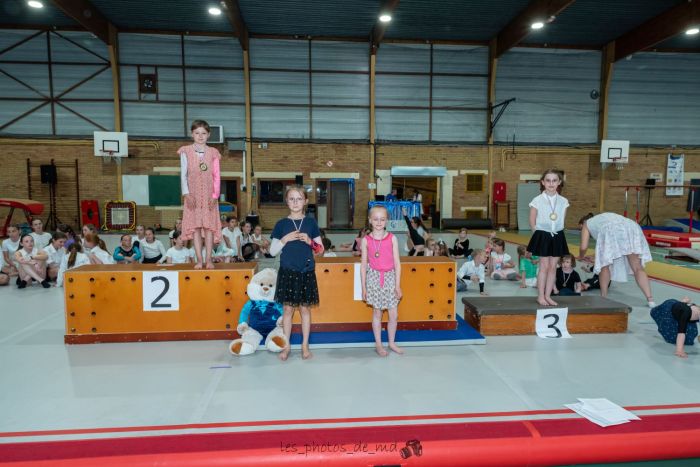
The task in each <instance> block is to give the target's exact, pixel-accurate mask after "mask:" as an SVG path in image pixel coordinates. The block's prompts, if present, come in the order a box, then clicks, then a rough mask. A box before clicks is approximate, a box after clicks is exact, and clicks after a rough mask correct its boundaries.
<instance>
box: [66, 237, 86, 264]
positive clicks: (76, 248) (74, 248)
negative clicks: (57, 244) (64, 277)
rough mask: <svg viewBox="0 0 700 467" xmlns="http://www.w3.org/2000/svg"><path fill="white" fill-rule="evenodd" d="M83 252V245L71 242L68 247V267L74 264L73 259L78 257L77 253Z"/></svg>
mask: <svg viewBox="0 0 700 467" xmlns="http://www.w3.org/2000/svg"><path fill="white" fill-rule="evenodd" d="M82 252H83V246H82V245H81V244H80V242H73V243H71V244H70V246H69V247H68V269H70V268H72V267H73V266H75V260H76V258H77V257H78V253H82Z"/></svg>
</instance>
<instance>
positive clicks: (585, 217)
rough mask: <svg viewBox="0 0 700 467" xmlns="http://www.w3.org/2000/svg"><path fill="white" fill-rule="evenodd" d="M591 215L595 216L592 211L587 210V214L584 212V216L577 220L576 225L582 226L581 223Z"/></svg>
mask: <svg viewBox="0 0 700 467" xmlns="http://www.w3.org/2000/svg"><path fill="white" fill-rule="evenodd" d="M591 217H595V214H593V213H592V212H589V213H588V214H586V215H585V216H583V217H582V218H581V219H579V220H578V225H579V226H581V227H582V226H583V223H584V222H586V221H587V220H588V219H590V218H591Z"/></svg>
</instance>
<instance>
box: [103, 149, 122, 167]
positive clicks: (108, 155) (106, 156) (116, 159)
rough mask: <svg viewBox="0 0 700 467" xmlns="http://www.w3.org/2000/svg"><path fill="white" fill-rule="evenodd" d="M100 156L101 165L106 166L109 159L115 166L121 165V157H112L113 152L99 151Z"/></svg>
mask: <svg viewBox="0 0 700 467" xmlns="http://www.w3.org/2000/svg"><path fill="white" fill-rule="evenodd" d="M100 155H101V157H102V163H103V164H108V163H109V161H110V159H111V160H112V161H114V162H116V163H117V165H119V164H121V160H120V159H121V157H117V156H115V155H114V151H109V150H100Z"/></svg>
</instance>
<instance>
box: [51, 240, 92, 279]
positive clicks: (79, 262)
mask: <svg viewBox="0 0 700 467" xmlns="http://www.w3.org/2000/svg"><path fill="white" fill-rule="evenodd" d="M86 264H90V258H88V255H86V254H85V253H83V245H82V244H81V243H80V242H73V243H72V244H71V246H69V247H68V252H67V253H66V254H65V256H63V259H62V260H61V266H60V267H59V268H58V276H57V277H56V287H62V286H63V278H64V275H65V273H66V271H68V270H70V269H73V268H77V267H79V266H84V265H86Z"/></svg>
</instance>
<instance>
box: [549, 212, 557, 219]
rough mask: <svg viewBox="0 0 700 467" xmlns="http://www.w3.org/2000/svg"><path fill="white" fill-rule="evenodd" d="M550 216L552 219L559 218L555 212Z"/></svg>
mask: <svg viewBox="0 0 700 467" xmlns="http://www.w3.org/2000/svg"><path fill="white" fill-rule="evenodd" d="M549 218H550V219H552V220H553V221H555V220H557V215H556V214H555V213H551V214H550V215H549Z"/></svg>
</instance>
